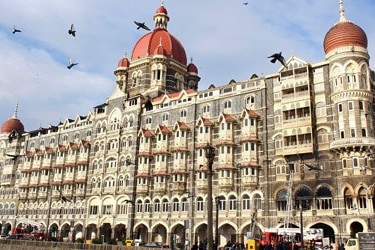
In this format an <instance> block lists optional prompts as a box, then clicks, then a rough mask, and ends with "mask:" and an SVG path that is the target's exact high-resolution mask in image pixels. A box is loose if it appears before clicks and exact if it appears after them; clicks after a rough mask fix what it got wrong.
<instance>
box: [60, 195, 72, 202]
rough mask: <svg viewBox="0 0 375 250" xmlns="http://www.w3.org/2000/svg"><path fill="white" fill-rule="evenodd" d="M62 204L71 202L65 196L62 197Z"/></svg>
mask: <svg viewBox="0 0 375 250" xmlns="http://www.w3.org/2000/svg"><path fill="white" fill-rule="evenodd" d="M61 202H62V203H65V202H70V200H69V199H68V198H66V197H65V196H63V195H62V196H61Z"/></svg>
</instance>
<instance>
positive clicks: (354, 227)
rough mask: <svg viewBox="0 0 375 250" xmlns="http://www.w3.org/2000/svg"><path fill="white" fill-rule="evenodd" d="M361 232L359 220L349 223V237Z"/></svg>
mask: <svg viewBox="0 0 375 250" xmlns="http://www.w3.org/2000/svg"><path fill="white" fill-rule="evenodd" d="M359 232H363V226H362V224H361V223H359V222H357V221H356V222H353V223H352V224H350V238H356V234H357V233H359Z"/></svg>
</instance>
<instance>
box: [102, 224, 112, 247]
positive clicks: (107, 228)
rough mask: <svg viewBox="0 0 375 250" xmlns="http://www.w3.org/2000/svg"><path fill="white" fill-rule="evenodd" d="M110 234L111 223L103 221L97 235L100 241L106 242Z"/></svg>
mask: <svg viewBox="0 0 375 250" xmlns="http://www.w3.org/2000/svg"><path fill="white" fill-rule="evenodd" d="M111 235H112V228H111V224H110V223H104V224H103V225H102V226H101V227H100V235H99V239H100V240H101V241H103V243H104V242H107V241H108V240H110V239H111Z"/></svg>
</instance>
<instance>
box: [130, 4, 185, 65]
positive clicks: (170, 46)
mask: <svg viewBox="0 0 375 250" xmlns="http://www.w3.org/2000/svg"><path fill="white" fill-rule="evenodd" d="M167 13H168V12H167V10H166V9H165V7H164V6H160V7H159V8H158V9H157V10H156V14H155V16H154V23H155V29H154V31H152V32H150V33H148V34H146V35H144V36H143V37H141V39H139V40H138V42H137V43H136V44H135V46H134V48H133V52H132V56H131V60H132V61H133V60H137V59H140V58H143V57H146V56H153V55H156V54H158V48H159V47H162V48H163V49H164V53H163V54H164V55H165V56H167V57H171V58H173V59H174V60H176V61H178V62H180V63H182V64H183V65H186V64H187V59H186V53H185V49H184V47H183V46H182V44H181V43H180V41H179V40H178V39H177V38H175V37H174V36H173V35H171V34H169V32H168V31H167V24H168V21H169V17H168V14H167Z"/></svg>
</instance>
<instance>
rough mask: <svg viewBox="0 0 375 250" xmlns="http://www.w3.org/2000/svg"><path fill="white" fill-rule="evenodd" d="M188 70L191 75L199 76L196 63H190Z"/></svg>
mask: <svg viewBox="0 0 375 250" xmlns="http://www.w3.org/2000/svg"><path fill="white" fill-rule="evenodd" d="M187 70H188V72H189V73H196V74H198V68H197V66H195V64H194V63H189V65H188V66H187Z"/></svg>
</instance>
